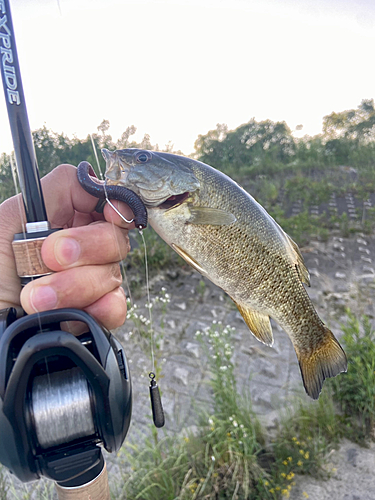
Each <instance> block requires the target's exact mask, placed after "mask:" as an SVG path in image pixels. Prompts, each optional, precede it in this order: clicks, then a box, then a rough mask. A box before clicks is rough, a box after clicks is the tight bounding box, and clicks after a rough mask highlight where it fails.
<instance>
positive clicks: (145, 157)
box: [135, 151, 151, 163]
mask: <svg viewBox="0 0 375 500" xmlns="http://www.w3.org/2000/svg"><path fill="white" fill-rule="evenodd" d="M149 160H151V153H149V152H148V151H141V152H140V153H137V154H136V156H135V161H136V162H137V163H147V162H148V161H149Z"/></svg>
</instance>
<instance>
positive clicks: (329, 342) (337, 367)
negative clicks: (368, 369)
mask: <svg viewBox="0 0 375 500" xmlns="http://www.w3.org/2000/svg"><path fill="white" fill-rule="evenodd" d="M323 329H324V337H323V340H322V342H321V344H320V345H319V347H318V348H317V349H314V351H313V352H311V353H308V354H306V353H303V352H302V351H300V352H298V351H297V357H298V362H299V366H300V369H301V374H302V380H303V385H304V387H305V391H306V392H307V394H308V395H309V396H310V397H311V398H313V399H318V398H319V394H320V392H321V390H322V386H323V382H324V380H325V379H326V378H328V377H335V376H336V375H338V374H339V373H341V372H346V371H347V359H346V355H345V352H344V350H343V349H342V347H341V346H340V344H339V343H338V341H337V340H336V338H335V336H334V335H333V333H332V332H331V330H329V329H328V328H327V327H326V326H324V325H323Z"/></svg>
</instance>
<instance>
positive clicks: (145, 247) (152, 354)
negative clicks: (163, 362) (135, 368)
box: [139, 231, 155, 373]
mask: <svg viewBox="0 0 375 500" xmlns="http://www.w3.org/2000/svg"><path fill="white" fill-rule="evenodd" d="M139 234H140V235H141V237H142V241H143V248H144V249H145V273H146V290H147V303H148V314H149V319H150V343H151V364H152V371H153V372H154V373H155V354H154V327H153V323H152V312H151V308H152V304H151V298H150V282H149V278H148V262H147V246H146V241H145V237H144V236H143V231H139Z"/></svg>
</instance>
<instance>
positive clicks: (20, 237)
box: [12, 222, 61, 285]
mask: <svg viewBox="0 0 375 500" xmlns="http://www.w3.org/2000/svg"><path fill="white" fill-rule="evenodd" d="M43 225H45V226H48V225H49V223H48V222H46V223H43ZM26 226H28V224H27V225H26ZM60 230H61V228H55V229H47V230H42V231H34V232H33V231H31V232H25V233H17V234H15V235H14V239H13V242H12V248H13V253H14V259H15V261H16V268H17V274H18V276H19V277H20V278H21V284H22V285H26V283H28V282H29V281H31V280H32V279H34V278H40V277H41V276H46V275H47V274H51V273H52V272H53V271H52V270H51V269H50V268H49V267H47V266H46V265H45V263H44V262H43V259H42V245H43V242H44V240H45V239H46V238H47V237H48V236H49V235H50V234H51V233H54V232H55V231H60Z"/></svg>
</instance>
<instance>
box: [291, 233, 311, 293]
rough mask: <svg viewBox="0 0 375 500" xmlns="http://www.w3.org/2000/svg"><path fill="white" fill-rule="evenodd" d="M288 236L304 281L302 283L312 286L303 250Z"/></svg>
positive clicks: (300, 275)
mask: <svg viewBox="0 0 375 500" xmlns="http://www.w3.org/2000/svg"><path fill="white" fill-rule="evenodd" d="M285 234H286V233H285ZM286 236H287V238H288V241H289V243H290V245H291V247H292V249H293V253H294V255H295V258H296V269H297V272H298V275H299V277H300V280H301V281H302V283H305V285H307V286H310V273H309V270H308V269H307V267H306V264H305V261H304V260H303V256H302V254H301V250H300V249H299V248H298V245H297V243H296V242H295V241H293V240H292V238H291V237H290V236H289V235H288V234H287V235H286Z"/></svg>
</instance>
